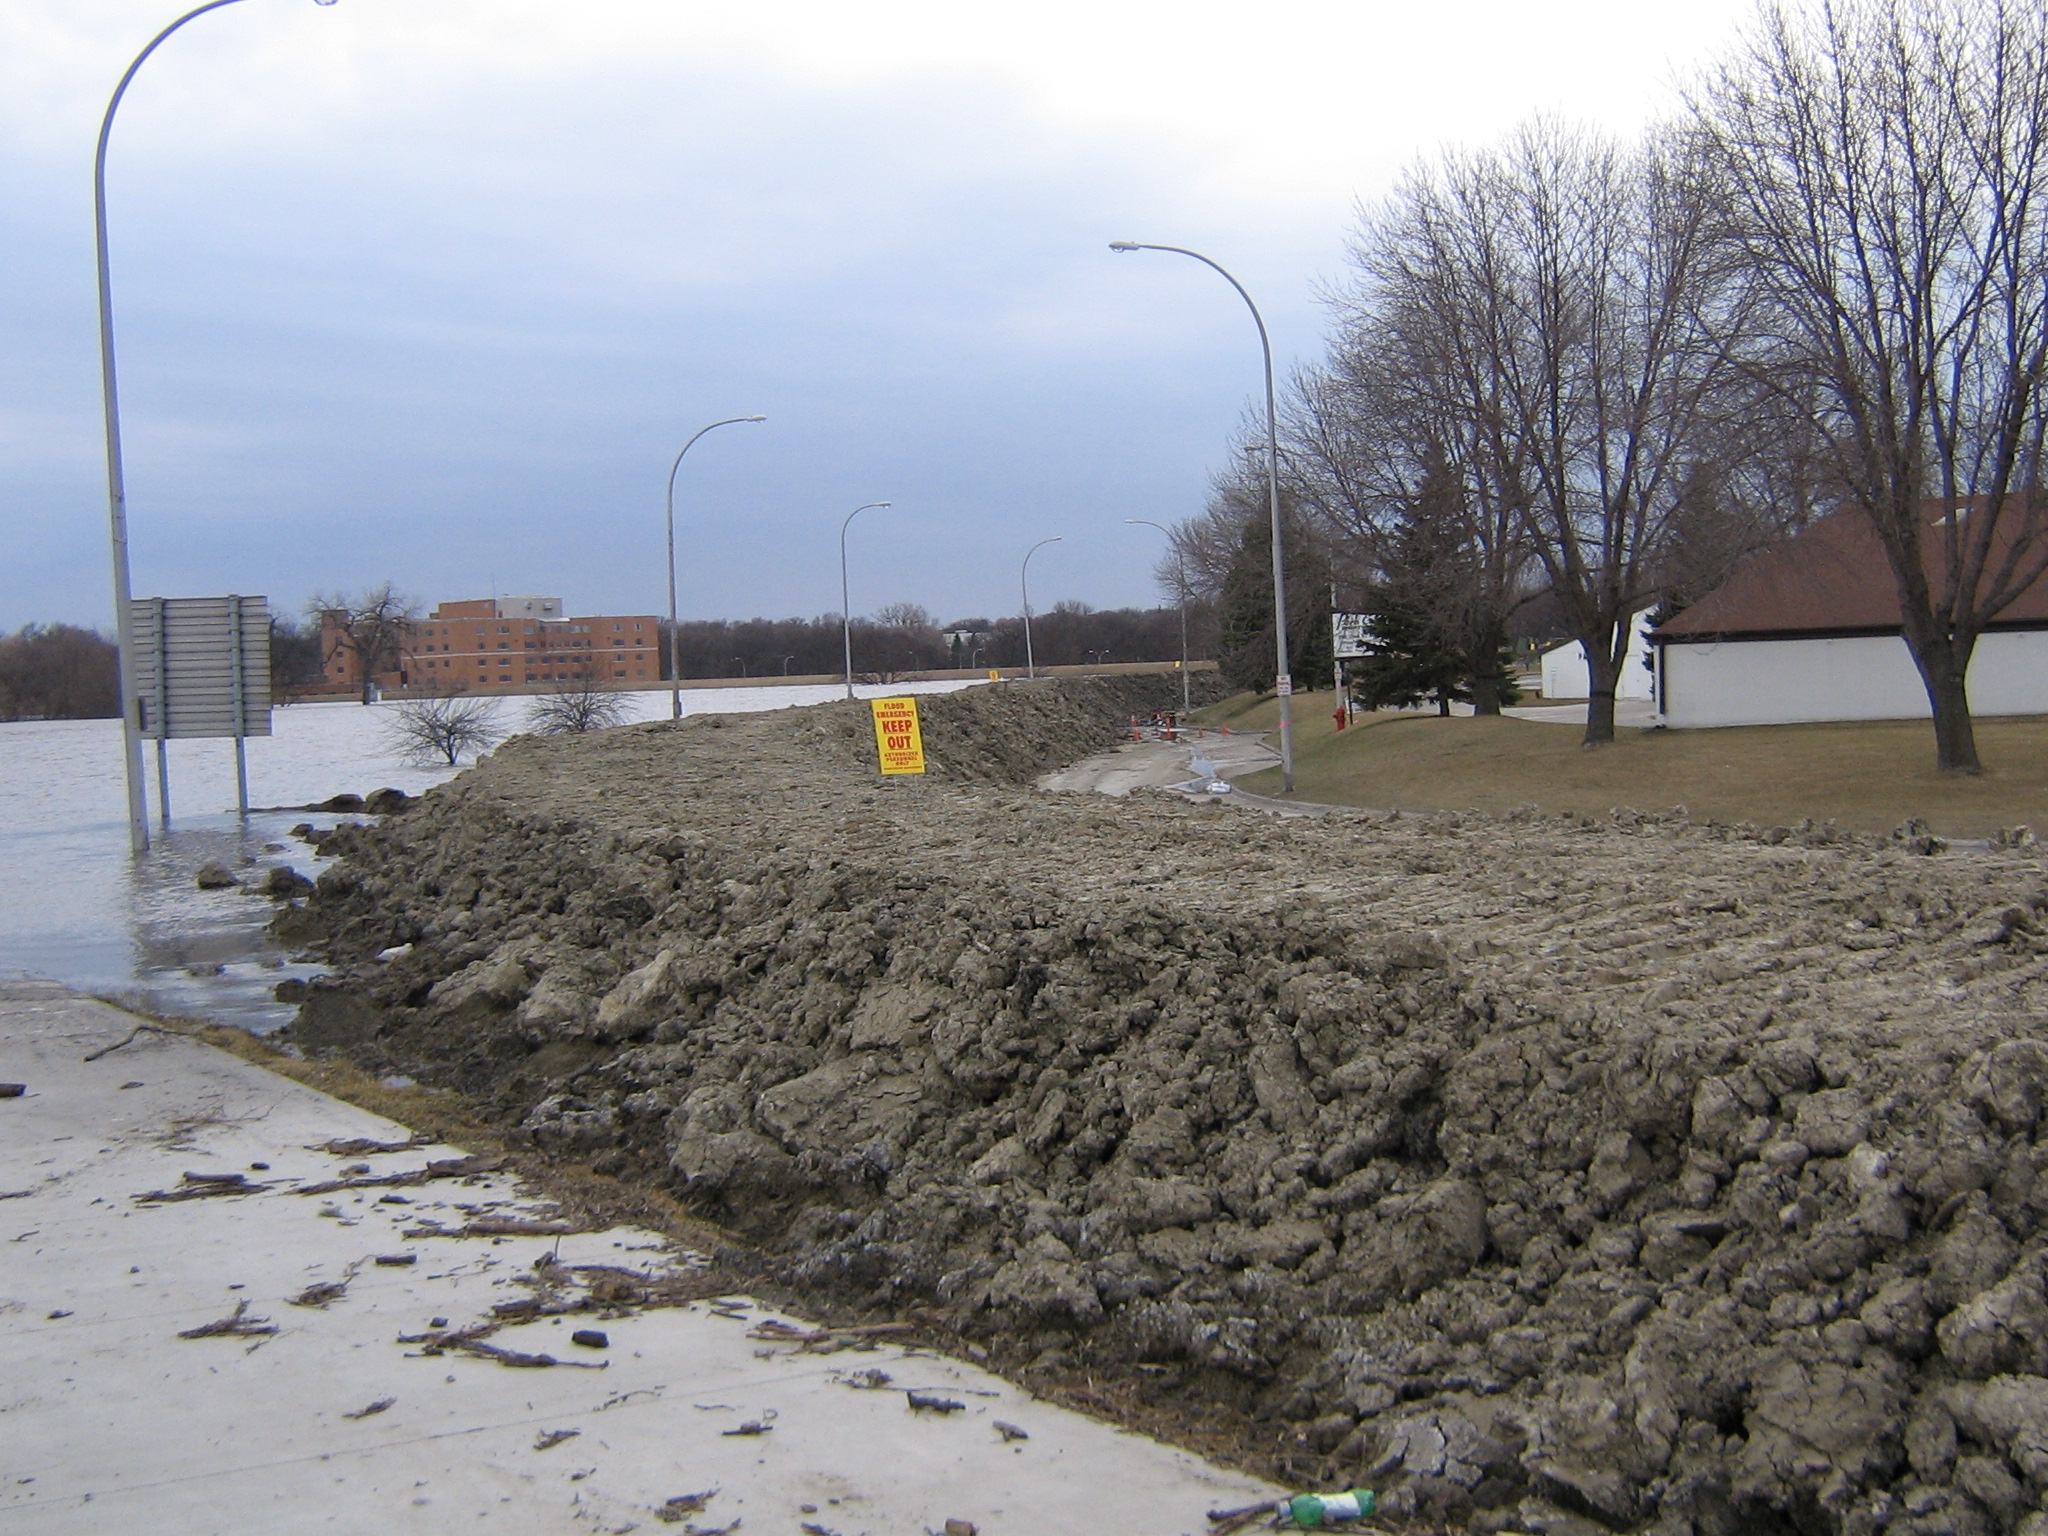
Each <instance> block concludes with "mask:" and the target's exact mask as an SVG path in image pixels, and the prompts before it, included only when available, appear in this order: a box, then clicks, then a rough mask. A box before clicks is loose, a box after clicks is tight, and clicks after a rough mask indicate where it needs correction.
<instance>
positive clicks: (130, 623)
mask: <svg viewBox="0 0 2048 1536" xmlns="http://www.w3.org/2000/svg"><path fill="white" fill-rule="evenodd" d="M240 3H241V0H209V3H208V4H206V5H201V6H196V7H194V8H193V9H192V10H189V11H187V12H186V13H185V14H184V15H182V16H180V17H179V18H178V19H177V20H176V21H174V22H172V23H171V24H170V25H169V26H168V27H165V28H164V29H163V31H161V32H159V33H157V35H156V36H155V37H153V38H151V39H150V40H149V46H148V47H146V48H144V49H143V50H142V52H140V53H138V54H137V55H135V62H134V63H132V64H130V65H129V66H128V68H127V70H126V71H125V72H123V74H122V76H121V80H120V83H119V84H118V85H116V86H115V87H114V94H113V95H112V96H111V97H109V98H108V100H107V115H106V116H105V117H103V118H101V119H100V137H99V145H98V147H97V148H96V149H95V150H94V152H93V159H92V217H93V243H94V251H95V254H96V255H97V257H98V270H99V299H100V402H101V406H102V409H103V410H104V413H105V417H106V436H107V530H108V534H109V536H110V539H111V542H112V544H113V563H114V635H115V644H116V645H117V646H119V647H120V674H119V677H120V688H121V750H122V754H123V757H124V759H125V762H126V768H127V780H128V846H129V847H130V848H131V849H133V850H134V851H135V852H136V853H146V852H148V851H149V796H148V791H147V788H146V786H145V785H144V783H143V777H142V720H141V717H140V715H139V714H138V713H137V712H138V711H139V710H140V708H141V701H140V700H139V699H137V698H136V696H135V620H134V616H133V615H132V614H131V613H130V612H129V607H130V603H131V600H132V599H133V598H134V595H135V589H134V583H133V582H132V581H131V580H130V579H129V575H128V476H127V472H126V469H125V467H124V466H123V464H122V460H121V390H120V385H119V382H118V380H117V379H116V377H115V372H114V282H113V276H112V273H111V269H110V266H109V263H108V260H107V142H108V140H109V139H111V138H112V137H113V133H114V113H115V112H116V111H118V110H119V109H120V106H121V98H122V97H123V96H125V95H127V94H128V82H129V81H131V80H133V79H134V78H135V72H136V71H137V70H139V69H140V68H142V65H143V61H144V60H145V59H147V58H148V57H149V56H150V55H151V54H152V53H155V52H156V51H157V49H158V48H160V47H161V46H162V45H163V43H164V40H165V39H166V38H168V37H169V36H170V35H171V34H172V33H173V32H175V31H177V30H178V28H180V27H182V26H184V25H185V23H186V22H188V21H191V20H192V19H193V18H194V17H198V16H204V15H205V14H206V13H207V12H208V11H217V10H220V9H221V8H222V7H223V6H229V5H239V4H240ZM313 3H314V4H316V5H332V4H334V0H313Z"/></svg>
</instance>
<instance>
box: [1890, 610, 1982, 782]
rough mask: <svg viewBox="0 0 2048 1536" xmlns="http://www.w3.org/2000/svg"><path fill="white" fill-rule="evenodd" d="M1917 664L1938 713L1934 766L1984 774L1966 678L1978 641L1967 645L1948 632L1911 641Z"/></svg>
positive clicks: (1951, 770) (1928, 698)
mask: <svg viewBox="0 0 2048 1536" xmlns="http://www.w3.org/2000/svg"><path fill="white" fill-rule="evenodd" d="M1907 645H1908V647H1909V648H1910V649H1911V650H1912V652H1913V664H1914V665H1915V666H1917V667H1918V668H1919V669H1920V681H1921V682H1922V683H1923V684H1925V685H1926V688H1927V703H1928V705H1929V707H1930V708H1931V709H1932V710H1933V712H1934V766H1935V767H1936V768H1938V769H1940V770H1941V771H1942V772H1943V773H1981V772H1983V765H1982V764H1981V763H1980V762H1979V761H1978V759H1977V725H1976V722H1975V721H1974V720H1972V719H1971V718H1970V694H1969V689H1968V687H1967V684H1966V679H1967V678H1968V677H1969V673H1970V657H1971V655H1972V654H1973V653H1974V651H1975V650H1976V646H1975V644H1974V642H1972V643H1968V644H1965V643H1963V642H1960V641H1957V640H1955V639H1953V638H1951V637H1950V636H1947V635H1936V636H1924V637H1922V638H1921V639H1920V640H1919V641H1918V642H1915V641H1913V640H1911V639H1908V641H1907Z"/></svg>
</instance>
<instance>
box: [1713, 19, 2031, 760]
mask: <svg viewBox="0 0 2048 1536" xmlns="http://www.w3.org/2000/svg"><path fill="white" fill-rule="evenodd" d="M1695 106H1696V121H1697V127H1698V133H1699V139H1700V142H1701V144H1702V145H1703V147H1704V149H1705V151H1706V152H1707V153H1708V154H1709V155H1710V156H1711V157H1712V160H1713V177H1712V184H1713V185H1714V186H1716V187H1717V188H1718V189H1719V192H1720V200H1721V205H1722V209H1721V211H1722V217H1723V223H1724V225H1725V233H1726V236H1727V238H1728V240H1729V241H1730V243H1731V244H1732V246H1733V248H1734V250H1735V251H1736V252H1737V253H1738V254H1739V257H1740V261H1741V264H1742V266H1743V267H1744V269H1745V270H1746V271H1747V273H1748V274H1749V275H1750V276H1751V278H1752V280H1753V282H1754V284H1755V286H1756V288H1757V290H1758V292H1759V294H1760V296H1761V299H1762V301H1763V302H1764V304H1765V305H1766V306H1767V310H1766V313H1767V315H1768V320H1769V330H1770V333H1771V337H1772V341H1773V343H1774V344H1773V346H1772V347H1771V349H1770V351H1769V352H1768V354H1767V355H1766V358H1765V361H1766V362H1767V363H1768V364H1769V366H1770V369H1771V371H1772V373H1773V374H1774V375H1775V377H1776V378H1777V379H1778V380H1779V382H1780V387H1781V389H1782V390H1783V391H1784V392H1785V393H1786V394H1787V395H1788V396H1790V397H1791V398H1794V399H1796V400H1799V401H1801V402H1802V403H1810V404H1811V405H1812V406H1813V407H1815V408H1816V409H1817V411H1818V426H1819V427H1820V429H1821V436H1822V439H1823V444H1824V449H1825V462H1826V466H1827V468H1828V469H1829V470H1830V471H1831V474H1832V477H1833V479H1834V481H1835V483H1836V485H1837V487H1838V489H1839V493H1840V494H1841V495H1842V496H1843V497H1844V498H1845V499H1847V500H1848V501H1850V502H1852V503H1853V504H1855V505H1857V506H1860V507H1861V508H1862V509H1863V510H1864V512H1865V513H1866V514H1867V515H1868V516H1869V518H1870V519H1871V522H1872V525H1873V527H1874V528H1875V530H1876V533H1877V537H1878V539H1879V541H1880V542H1881V543H1882V544H1883V546H1884V550H1885V554H1886V557H1887V559H1888V561H1889V563H1890V566H1891V571H1892V576H1893V578H1894V580H1895V582H1896V584H1897V587H1898V594H1899V608H1900V616H1901V621H1902V629H1903V632H1904V636H1905V640H1906V644H1907V645H1908V646H1909V647H1910V648H1911V651H1912V654H1913V660H1914V663H1915V665H1916V666H1917V667H1918V668H1919V671H1920V676H1921V679H1922V681H1923V683H1924V684H1925V687H1926V690H1927V697H1928V702H1929V705H1930V707H1931V709H1932V713H1933V717H1934V738H1935V756H1936V761H1937V763H1938V764H1939V766H1940V767H1941V768H1944V769H1959V770H1964V771H1970V772H1974V771H1976V769H1977V767H1978V757H1977V744H1976V735H1975V731H1974V729H1973V727H1972V723H1971V719H1970V708H1969V697H1968V692H1967V688H1966V682H1967V677H1968V673H1969V666H1970V659H1971V656H1972V654H1973V652H1974V650H1975V647H1976V643H1977V639H1978V637H1979V636H1980V635H1981V634H1982V633H1983V630H1984V626H1985V624H1986V623H1988V622H1989V621H1990V620H1992V619H1994V618H1996V617H1997V615H1998V614H1999V613H2000V612H2001V611H2002V610H2004V609H2005V608H2007V607H2008V606H2009V605H2010V604H2011V603H2012V602H2013V601H2014V600H2015V599H2016V598H2017V597H2018V596H2019V595H2020V594H2021V593H2023V592H2025V591H2026V590H2027V588H2028V587H2029V586H2030V585H2032V584H2033V582H2034V581H2035V580H2036V579H2037V578H2039V577H2040V576H2041V574H2042V572H2043V569H2044V567H2048V508H2044V504H2043V499H2042V494H2041V492H2042V487H2041V453H2042V446H2043V435H2044V426H2048V412H2044V409H2043V402H2042V385H2043V370H2044V363H2048V203H2044V193H2048V12H2044V10H2043V8H2042V6H2041V5H2040V4H2039V3H2038V0H2033V3H2011V0H1981V3H1972V4H1959V3H1950V0H1845V3H1839V4H1834V5H1830V6H1828V7H1826V8H1824V9H1821V10H1818V11H1809V12H1801V13H1796V14H1795V13H1793V12H1791V11H1788V10H1786V9H1785V8H1783V7H1782V6H1777V5H1773V6H1771V7H1770V8H1769V9H1767V10H1766V11H1765V13H1764V15H1763V17H1762V19H1761V21H1760V23H1759V25H1758V26H1757V27H1756V28H1755V30H1754V31H1753V33H1752V35H1751V36H1750V37H1749V38H1748V40H1747V46H1746V48H1745V49H1744V50H1743V51H1742V52H1741V53H1740V54H1739V55H1738V56H1737V57H1736V58H1734V59H1733V60H1732V61H1731V62H1730V63H1729V64H1728V65H1727V66H1726V67H1725V68H1724V69H1723V70H1722V71H1721V72H1720V73H1719V74H1718V75H1716V76H1715V77H1714V78H1712V79H1711V80H1710V81H1709V82H1708V83H1707V84H1706V85H1705V86H1704V87H1703V88H1702V90H1701V91H1700V93H1699V96H1698V99H1697V101H1696V103H1695ZM1766 376H1770V375H1766Z"/></svg>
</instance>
